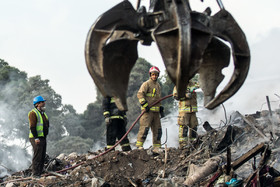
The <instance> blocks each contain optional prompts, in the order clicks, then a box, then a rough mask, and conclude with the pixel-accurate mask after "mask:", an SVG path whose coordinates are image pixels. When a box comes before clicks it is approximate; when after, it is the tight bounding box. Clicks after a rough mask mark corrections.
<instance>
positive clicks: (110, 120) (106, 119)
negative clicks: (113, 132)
mask: <svg viewBox="0 0 280 187" xmlns="http://www.w3.org/2000/svg"><path fill="white" fill-rule="evenodd" d="M111 122H112V119H111V118H110V117H106V118H105V123H106V125H109V124H110V123H111Z"/></svg>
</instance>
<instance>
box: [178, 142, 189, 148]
mask: <svg viewBox="0 0 280 187" xmlns="http://www.w3.org/2000/svg"><path fill="white" fill-rule="evenodd" d="M187 145H188V143H187V141H183V142H180V143H179V149H184V148H185V147H186V146H187Z"/></svg>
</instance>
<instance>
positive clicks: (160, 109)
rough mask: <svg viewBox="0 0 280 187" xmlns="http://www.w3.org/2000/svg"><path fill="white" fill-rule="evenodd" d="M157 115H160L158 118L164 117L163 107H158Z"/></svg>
mask: <svg viewBox="0 0 280 187" xmlns="http://www.w3.org/2000/svg"><path fill="white" fill-rule="evenodd" d="M159 113H160V118H164V117H165V114H164V107H163V106H160V107H159Z"/></svg>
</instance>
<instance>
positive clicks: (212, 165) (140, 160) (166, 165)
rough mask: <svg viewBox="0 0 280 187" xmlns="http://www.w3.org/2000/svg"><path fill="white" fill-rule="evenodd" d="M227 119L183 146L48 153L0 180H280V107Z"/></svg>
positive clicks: (235, 182)
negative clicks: (39, 166)
mask: <svg viewBox="0 0 280 187" xmlns="http://www.w3.org/2000/svg"><path fill="white" fill-rule="evenodd" d="M231 116H232V119H231V120H230V122H228V124H225V125H224V126H223V127H219V128H213V127H214V126H213V127H212V124H209V123H205V125H204V126H205V127H206V128H207V129H206V130H205V131H203V132H202V133H200V134H199V136H198V138H197V139H196V140H195V141H194V142H193V144H192V145H190V146H186V147H185V148H183V149H177V148H173V147H167V146H165V147H164V148H162V149H159V150H156V151H155V150H153V149H152V148H150V149H142V150H139V149H135V150H132V151H129V152H125V153H124V152H121V151H118V150H116V151H111V152H108V153H107V154H104V155H102V156H100V157H96V155H99V154H100V153H101V151H100V150H99V151H97V152H94V154H91V153H87V154H83V155H80V154H77V153H71V154H69V155H65V154H60V155H59V156H58V157H57V158H48V159H49V161H47V162H46V163H47V164H46V165H45V168H46V173H45V174H43V175H42V176H41V177H40V178H32V177H31V171H30V169H27V170H25V171H19V172H16V173H14V174H12V175H11V176H5V177H4V178H1V179H0V183H1V186H7V187H13V186H28V187H32V186H77V187H78V186H88V187H94V186H97V187H99V186H100V187H101V186H149V187H153V186H209V187H210V186H214V185H216V186H223V185H227V184H228V185H232V186H234V185H235V186H238V185H239V186H242V185H248V186H253V185H255V183H256V181H257V183H258V185H259V186H269V185H272V184H273V183H274V185H277V184H278V185H279V183H280V182H279V181H280V173H279V172H278V170H280V164H279V163H280V149H279V145H280V124H279V112H273V115H272V116H270V115H269V113H266V112H264V111H261V112H257V113H256V114H252V115H244V116H243V115H241V114H240V113H239V112H235V113H233V114H232V115H231Z"/></svg>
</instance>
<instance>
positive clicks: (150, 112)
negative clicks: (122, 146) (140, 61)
mask: <svg viewBox="0 0 280 187" xmlns="http://www.w3.org/2000/svg"><path fill="white" fill-rule="evenodd" d="M159 73H160V71H159V69H158V68H157V67H155V66H154V67H151V68H150V71H149V74H150V79H149V80H148V81H146V82H144V83H143V84H142V85H141V87H140V89H139V91H138V93H137V97H138V99H139V102H140V104H141V106H142V107H141V110H142V111H143V110H145V113H144V114H143V116H142V117H141V118H140V127H139V132H138V135H137V142H136V147H138V148H139V149H142V148H143V144H144V142H145V140H146V138H147V135H148V132H149V128H150V127H151V130H152V133H153V147H154V151H157V150H159V148H160V147H161V141H160V140H161V136H162V129H161V123H160V111H163V107H161V106H160V103H158V104H156V105H154V106H152V107H150V106H151V104H153V103H154V102H156V101H157V100H159V99H160V97H161V87H160V85H159V83H158V82H157V79H158V76H159Z"/></svg>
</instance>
